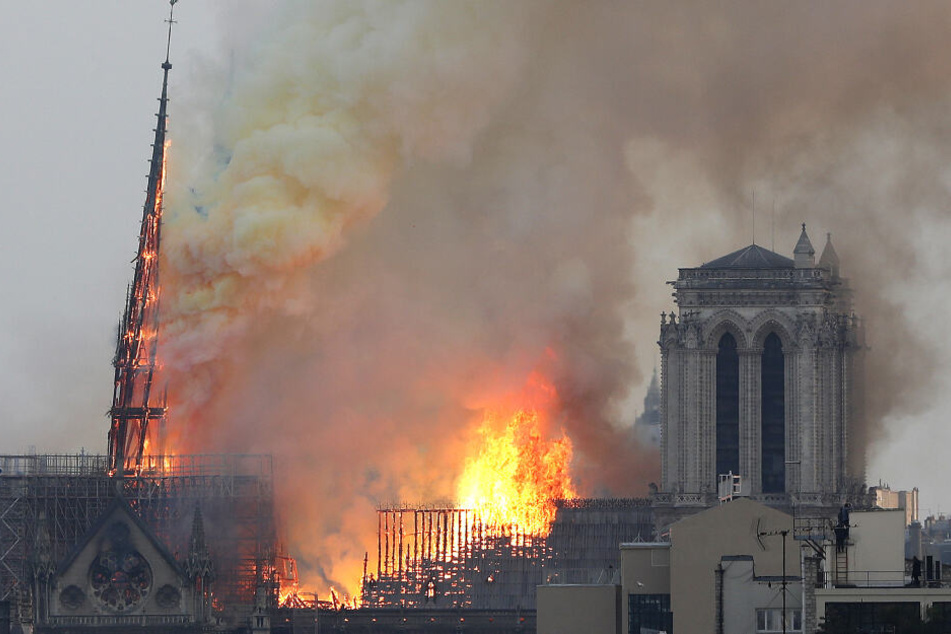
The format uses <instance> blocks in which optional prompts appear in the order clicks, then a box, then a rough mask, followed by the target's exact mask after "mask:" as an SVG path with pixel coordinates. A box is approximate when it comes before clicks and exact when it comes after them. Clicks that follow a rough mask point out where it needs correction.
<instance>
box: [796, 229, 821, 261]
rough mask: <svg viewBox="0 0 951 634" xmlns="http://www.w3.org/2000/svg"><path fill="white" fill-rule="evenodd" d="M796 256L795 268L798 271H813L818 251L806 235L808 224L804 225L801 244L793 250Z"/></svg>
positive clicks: (798, 243)
mask: <svg viewBox="0 0 951 634" xmlns="http://www.w3.org/2000/svg"><path fill="white" fill-rule="evenodd" d="M793 254H794V255H795V258H794V261H795V267H796V268H797V269H811V268H813V267H815V265H816V250H815V249H813V248H812V242H810V241H809V236H808V235H807V234H806V223H802V233H801V234H799V242H797V243H796V248H795V249H793Z"/></svg>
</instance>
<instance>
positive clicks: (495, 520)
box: [458, 375, 577, 537]
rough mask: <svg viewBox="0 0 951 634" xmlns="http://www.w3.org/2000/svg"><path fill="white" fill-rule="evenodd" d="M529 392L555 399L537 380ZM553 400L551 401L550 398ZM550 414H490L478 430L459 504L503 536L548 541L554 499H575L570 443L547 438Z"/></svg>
mask: <svg viewBox="0 0 951 634" xmlns="http://www.w3.org/2000/svg"><path fill="white" fill-rule="evenodd" d="M529 385H530V387H532V388H533V389H535V390H536V391H537V390H538V388H542V390H541V391H542V392H544V393H546V394H547V395H549V397H552V396H554V390H553V388H551V386H550V385H548V384H547V383H545V382H543V381H542V380H541V379H540V377H538V376H537V375H533V377H532V378H531V379H530V381H529ZM547 400H551V398H549V399H547ZM548 426H549V421H548V419H547V413H546V412H545V410H544V409H541V408H537V407H529V408H521V407H518V408H515V409H514V411H511V410H509V411H487V412H486V413H485V417H484V418H483V420H482V424H481V426H480V427H479V430H478V434H477V436H478V442H479V445H480V446H479V448H478V451H477V452H476V455H474V456H470V457H469V458H467V459H466V462H465V470H464V472H463V474H462V477H461V478H460V479H459V484H458V494H459V500H460V502H461V503H462V505H463V506H464V507H465V508H471V509H474V510H475V511H476V512H477V513H478V515H479V518H480V519H481V520H482V522H484V523H485V524H488V525H489V526H491V527H494V528H496V529H498V530H499V531H501V532H505V533H510V532H515V533H519V534H522V535H534V536H540V537H545V536H547V535H548V532H549V530H550V528H551V523H552V522H553V521H554V519H555V513H556V508H555V500H557V499H567V498H573V497H576V496H577V494H576V492H575V489H574V485H573V484H572V481H571V474H570V470H569V469H570V464H571V455H572V447H571V440H570V439H569V438H568V437H567V436H566V435H565V434H564V432H563V431H562V433H561V437H560V438H555V439H549V438H546V436H545V434H544V431H545V429H546V428H547V427H548Z"/></svg>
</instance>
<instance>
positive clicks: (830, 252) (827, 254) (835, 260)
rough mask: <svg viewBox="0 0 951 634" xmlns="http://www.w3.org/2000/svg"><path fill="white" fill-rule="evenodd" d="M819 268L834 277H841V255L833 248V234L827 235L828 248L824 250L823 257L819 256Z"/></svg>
mask: <svg viewBox="0 0 951 634" xmlns="http://www.w3.org/2000/svg"><path fill="white" fill-rule="evenodd" d="M819 268H820V269H826V270H827V271H829V272H830V273H832V277H839V254H838V253H836V252H835V247H833V246H832V234H831V233H827V234H826V246H825V247H824V248H823V249H822V255H821V256H819Z"/></svg>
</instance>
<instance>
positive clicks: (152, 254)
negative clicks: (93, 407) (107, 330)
mask: <svg viewBox="0 0 951 634" xmlns="http://www.w3.org/2000/svg"><path fill="white" fill-rule="evenodd" d="M172 5H173V6H174V2H173V3H172ZM168 21H169V42H170V41H171V27H172V18H171V13H170V14H169V20H168ZM171 68H172V65H171V64H170V63H169V57H168V48H166V54H165V62H163V63H162V70H163V78H162V96H161V98H159V111H158V115H157V117H158V123H157V125H156V126H155V140H154V142H153V144H152V159H151V162H150V169H149V180H148V189H147V190H146V196H145V207H144V209H143V212H142V228H141V230H140V232H139V250H138V253H137V254H136V258H135V276H134V278H133V280H132V284H131V286H130V287H129V292H128V297H127V300H126V307H125V312H124V313H123V315H122V320H121V321H120V322H119V334H118V340H117V342H116V356H115V359H114V360H113V364H114V365H115V368H116V374H115V385H114V392H113V397H112V408H111V409H110V410H109V414H110V416H111V417H112V424H111V427H110V429H109V463H110V473H111V474H113V475H119V476H121V475H123V474H125V473H127V472H135V471H138V469H139V468H140V467H141V465H142V456H143V454H144V453H145V449H146V439H147V438H148V434H149V427H150V426H153V427H154V425H155V424H156V423H157V424H158V426H159V429H160V430H161V429H162V427H164V423H165V417H166V413H167V410H168V407H167V402H168V399H167V393H166V391H165V390H164V389H162V390H161V391H160V393H156V392H159V390H156V389H155V388H154V385H153V384H154V382H155V379H156V377H155V370H156V365H157V364H156V351H157V348H158V326H159V239H160V235H161V226H162V194H163V191H164V186H165V132H166V122H167V114H166V108H167V106H168V71H169V70H170V69H171Z"/></svg>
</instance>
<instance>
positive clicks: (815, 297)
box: [655, 225, 865, 515]
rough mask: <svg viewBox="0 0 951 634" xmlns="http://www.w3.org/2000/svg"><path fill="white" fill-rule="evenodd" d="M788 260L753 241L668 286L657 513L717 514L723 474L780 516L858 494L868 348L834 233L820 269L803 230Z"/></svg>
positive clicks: (684, 272)
mask: <svg viewBox="0 0 951 634" xmlns="http://www.w3.org/2000/svg"><path fill="white" fill-rule="evenodd" d="M793 256H794V257H793V259H790V258H788V257H785V256H783V255H780V254H778V253H774V252H773V251H770V250H768V249H764V248H763V247H760V246H758V245H756V244H753V245H750V246H748V247H746V248H743V249H740V250H739V251H735V252H733V253H730V254H729V255H726V256H723V257H721V258H718V259H716V260H713V261H711V262H707V263H706V264H704V265H702V266H700V267H698V268H685V269H680V273H679V275H678V277H677V280H676V281H673V282H669V283H670V284H671V285H672V286H673V287H674V293H673V295H674V299H675V302H676V304H677V309H676V310H675V311H672V312H671V313H670V314H669V315H667V314H662V315H661V324H660V341H659V344H660V350H661V428H662V441H661V458H662V476H661V477H662V480H661V486H660V490H659V491H658V493H657V494H656V496H655V506H659V507H660V508H663V507H668V508H670V509H671V510H673V509H677V508H679V509H682V511H683V512H689V511H690V509H691V508H694V509H698V508H703V507H706V506H710V505H713V504H716V503H717V501H718V485H719V484H720V482H721V476H727V475H732V476H738V478H734V479H733V480H731V482H736V483H738V484H739V486H738V488H736V489H735V490H737V491H741V492H742V493H743V494H744V495H749V496H750V497H752V498H753V499H756V500H759V501H761V502H764V503H766V504H770V505H772V506H777V507H780V508H786V509H791V508H792V507H799V506H812V507H826V508H835V507H837V506H838V505H840V504H842V503H843V502H845V501H846V500H848V499H850V498H851V497H852V496H853V495H854V494H855V493H856V492H857V491H858V490H859V489H860V488H861V487H862V485H863V483H864V475H865V473H864V471H865V451H864V449H865V448H864V439H863V437H862V435H861V434H860V433H858V431H859V430H860V429H862V426H863V424H864V423H863V420H862V416H863V413H862V409H861V402H862V388H861V386H862V351H863V349H864V342H863V336H862V328H861V325H860V323H859V319H858V318H857V317H856V316H855V314H854V312H853V311H852V301H851V291H850V290H849V285H848V281H847V280H846V279H845V278H843V277H841V276H840V275H839V259H838V256H837V255H836V253H835V249H834V248H833V247H832V241H831V236H830V237H828V238H827V243H826V246H825V249H824V250H823V253H822V255H821V257H820V259H819V264H818V265H817V264H816V262H815V250H814V249H813V247H812V243H811V242H810V240H809V236H808V235H807V234H806V226H805V225H803V226H802V233H801V235H800V236H799V241H798V242H797V244H796V246H795V249H794V252H793ZM679 514H681V513H675V515H679Z"/></svg>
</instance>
